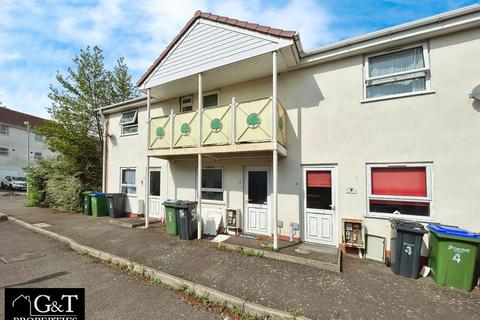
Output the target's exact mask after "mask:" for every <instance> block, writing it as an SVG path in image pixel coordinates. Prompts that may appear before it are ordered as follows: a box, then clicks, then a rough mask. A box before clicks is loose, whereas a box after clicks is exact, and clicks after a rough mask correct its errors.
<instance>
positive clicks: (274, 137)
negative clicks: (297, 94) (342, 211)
mask: <svg viewBox="0 0 480 320" xmlns="http://www.w3.org/2000/svg"><path fill="white" fill-rule="evenodd" d="M277 126H278V121H277V52H276V51H274V52H272V142H273V159H272V162H273V165H272V167H273V174H272V175H273V197H272V198H273V199H272V213H273V224H272V227H273V249H275V250H277V249H278V228H277V223H278V210H277V207H278V194H277V191H278V190H277V184H278V177H277V176H278V147H277Z"/></svg>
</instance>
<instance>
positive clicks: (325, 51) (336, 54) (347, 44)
mask: <svg viewBox="0 0 480 320" xmlns="http://www.w3.org/2000/svg"><path fill="white" fill-rule="evenodd" d="M467 15H471V17H466V16H467ZM455 18H457V19H458V21H448V20H453V19H455ZM477 23H478V24H479V25H480V4H474V5H471V6H468V7H465V8H461V9H459V10H455V11H450V12H446V13H442V14H439V15H436V16H433V17H428V18H424V19H420V20H416V21H413V22H409V23H405V24H401V25H399V26H395V27H391V28H388V29H384V30H380V31H375V32H372V33H368V34H366V35H362V36H359V37H355V38H351V39H347V40H343V41H340V42H337V43H334V44H330V45H326V46H324V47H321V48H318V49H314V50H312V51H309V52H304V51H303V50H302V49H301V44H300V46H299V42H300V41H299V40H298V41H295V43H296V45H297V48H298V49H299V50H302V51H299V55H300V58H301V59H300V63H299V65H298V66H297V67H301V66H305V65H310V64H313V63H321V62H324V61H330V60H335V59H340V58H342V57H345V56H351V55H356V54H361V53H363V52H364V51H367V50H368V49H370V48H372V47H378V46H380V45H389V44H391V43H395V42H400V41H402V40H403V41H405V42H406V41H408V40H409V39H413V38H415V37H427V36H428V35H429V34H434V33H442V32H447V31H449V30H451V29H454V28H459V29H460V28H462V27H466V26H467V25H470V24H477ZM428 25H432V26H431V27H428ZM420 27H426V28H424V29H421V30H417V31H415V30H413V29H415V28H420ZM402 32H404V34H401V33H402Z"/></svg>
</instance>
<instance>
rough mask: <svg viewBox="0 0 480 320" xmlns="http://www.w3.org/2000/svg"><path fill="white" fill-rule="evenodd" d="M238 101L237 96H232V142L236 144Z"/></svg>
mask: <svg viewBox="0 0 480 320" xmlns="http://www.w3.org/2000/svg"><path fill="white" fill-rule="evenodd" d="M236 113H237V111H236V101H235V97H232V144H235V142H236V137H235V134H236V132H237V128H235V125H236V123H237V118H236Z"/></svg>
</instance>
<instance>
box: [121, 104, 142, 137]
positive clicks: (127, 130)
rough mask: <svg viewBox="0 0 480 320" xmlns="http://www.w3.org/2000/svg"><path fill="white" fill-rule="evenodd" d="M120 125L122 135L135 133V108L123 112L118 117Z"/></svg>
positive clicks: (136, 129)
mask: <svg viewBox="0 0 480 320" xmlns="http://www.w3.org/2000/svg"><path fill="white" fill-rule="evenodd" d="M120 125H121V126H122V136H127V135H132V134H137V133H138V119H137V110H133V111H127V112H123V113H122V117H121V118H120Z"/></svg>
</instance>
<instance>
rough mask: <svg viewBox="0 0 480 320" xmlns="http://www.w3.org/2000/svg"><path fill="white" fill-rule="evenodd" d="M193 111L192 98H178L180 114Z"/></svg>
mask: <svg viewBox="0 0 480 320" xmlns="http://www.w3.org/2000/svg"><path fill="white" fill-rule="evenodd" d="M192 110H193V96H191V95H190V96H186V97H181V98H180V112H187V111H192Z"/></svg>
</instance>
